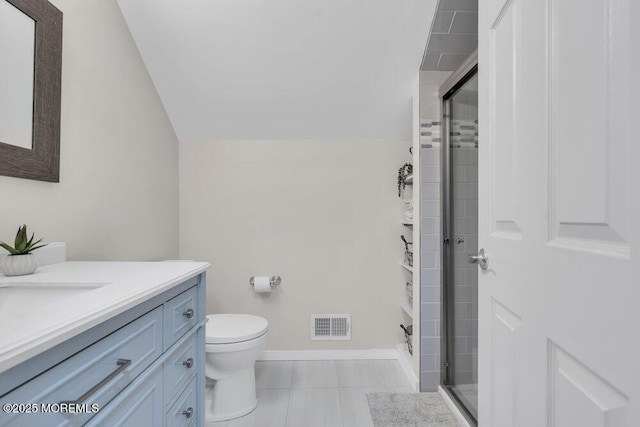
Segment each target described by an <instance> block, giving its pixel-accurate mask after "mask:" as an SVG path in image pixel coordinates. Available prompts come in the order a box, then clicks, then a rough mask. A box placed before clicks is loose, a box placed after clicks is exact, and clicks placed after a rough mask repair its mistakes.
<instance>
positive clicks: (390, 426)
mask: <svg viewBox="0 0 640 427" xmlns="http://www.w3.org/2000/svg"><path fill="white" fill-rule="evenodd" d="M367 399H368V400H369V411H370V412H371V418H372V419H373V425H374V426H375V427H458V426H460V424H458V421H457V420H456V417H455V416H454V415H453V413H452V412H451V410H450V409H449V407H448V406H447V404H446V403H445V402H444V400H443V399H442V396H440V395H439V394H438V393H368V394H367Z"/></svg>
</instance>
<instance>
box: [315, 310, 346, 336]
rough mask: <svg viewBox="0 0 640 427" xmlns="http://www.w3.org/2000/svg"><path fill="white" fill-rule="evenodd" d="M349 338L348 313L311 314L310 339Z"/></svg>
mask: <svg viewBox="0 0 640 427" xmlns="http://www.w3.org/2000/svg"><path fill="white" fill-rule="evenodd" d="M350 339H351V315H350V314H312V315H311V340H312V341H348V340H350Z"/></svg>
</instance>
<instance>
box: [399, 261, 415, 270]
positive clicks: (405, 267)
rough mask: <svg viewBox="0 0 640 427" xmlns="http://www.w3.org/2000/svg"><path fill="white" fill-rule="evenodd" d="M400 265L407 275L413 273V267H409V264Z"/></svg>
mask: <svg viewBox="0 0 640 427" xmlns="http://www.w3.org/2000/svg"><path fill="white" fill-rule="evenodd" d="M400 265H401V266H402V268H404V269H405V270H407V271H408V272H409V273H413V267H411V266H410V265H409V264H405V263H404V262H401V263H400Z"/></svg>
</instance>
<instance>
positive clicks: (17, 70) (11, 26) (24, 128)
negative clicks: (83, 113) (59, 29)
mask: <svg viewBox="0 0 640 427" xmlns="http://www.w3.org/2000/svg"><path fill="white" fill-rule="evenodd" d="M34 46H35V21H34V20H33V19H31V18H30V17H28V16H27V15H25V14H24V13H22V12H21V11H20V10H18V9H17V8H16V7H15V6H13V5H12V4H11V3H9V2H8V1H6V0H0V58H2V66H1V67H0V142H4V143H6V144H10V145H16V146H19V147H24V148H28V149H31V147H32V123H33V75H34Z"/></svg>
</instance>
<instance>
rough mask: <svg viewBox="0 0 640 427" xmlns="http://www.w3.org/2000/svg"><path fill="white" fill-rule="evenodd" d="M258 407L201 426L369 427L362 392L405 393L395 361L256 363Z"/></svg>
mask: <svg viewBox="0 0 640 427" xmlns="http://www.w3.org/2000/svg"><path fill="white" fill-rule="evenodd" d="M256 388H257V394H258V407H257V408H256V409H255V410H254V411H253V412H252V413H250V414H248V415H246V416H244V417H242V418H238V419H235V420H232V421H224V422H217V423H216V422H209V423H206V427H239V426H243V427H244V426H246V427H249V426H251V427H258V426H261V427H262V426H264V427H315V426H323V427H372V426H373V423H372V421H371V415H370V414H369V404H368V402H367V393H374V392H397V393H409V392H411V391H412V390H411V387H410V385H409V382H408V381H407V379H406V377H405V375H404V373H403V372H402V369H401V368H400V365H399V364H398V362H397V361H396V360H327V361H324V360H323V361H295V362H293V361H284V362H280V361H278V362H275V361H273V362H271V361H269V362H257V363H256Z"/></svg>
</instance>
